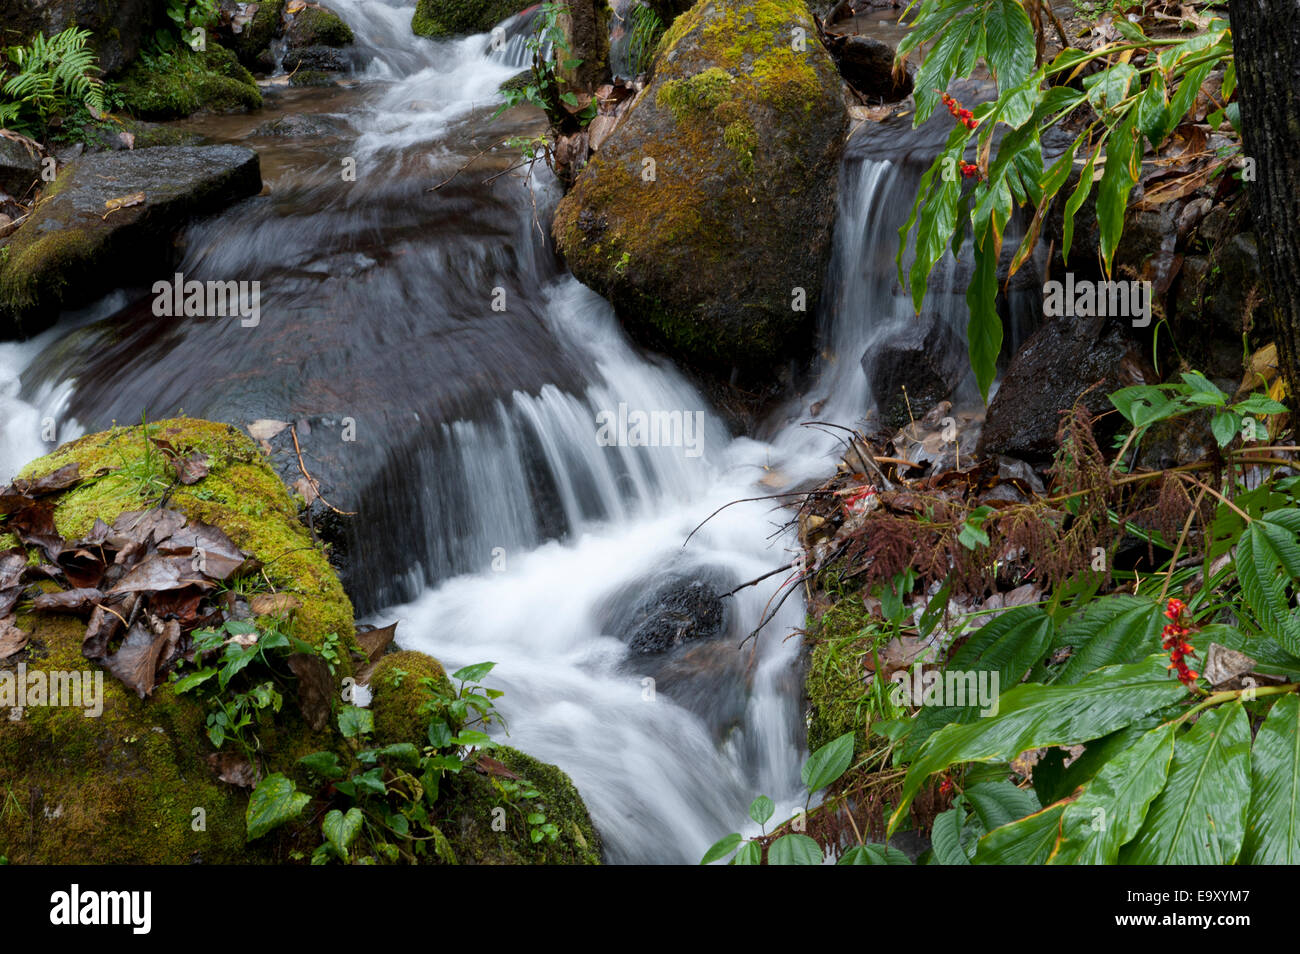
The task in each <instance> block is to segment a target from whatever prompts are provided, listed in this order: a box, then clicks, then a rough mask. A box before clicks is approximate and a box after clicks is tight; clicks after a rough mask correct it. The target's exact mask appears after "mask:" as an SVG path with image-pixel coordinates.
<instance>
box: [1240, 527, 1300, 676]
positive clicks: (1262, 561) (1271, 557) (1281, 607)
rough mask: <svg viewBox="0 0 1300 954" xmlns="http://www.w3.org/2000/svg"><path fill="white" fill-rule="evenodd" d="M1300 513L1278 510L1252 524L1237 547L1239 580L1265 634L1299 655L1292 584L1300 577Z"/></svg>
mask: <svg viewBox="0 0 1300 954" xmlns="http://www.w3.org/2000/svg"><path fill="white" fill-rule="evenodd" d="M1298 523H1300V510H1295V509H1287V510H1277V511H1273V512H1272V513H1270V514H1268V515H1267V516H1264V517H1261V518H1260V519H1258V520H1255V521H1253V522H1252V523H1251V524H1250V525H1249V526H1248V527H1247V528H1246V530H1245V532H1244V533H1242V535H1241V540H1240V541H1239V542H1238V544H1237V554H1236V564H1237V579H1238V580H1239V581H1240V583H1241V592H1242V595H1243V596H1245V598H1246V604H1247V605H1248V606H1249V608H1250V610H1251V611H1252V612H1253V613H1254V615H1255V618H1256V619H1257V620H1258V621H1259V625H1260V628H1261V629H1263V631H1264V634H1265V635H1267V636H1271V637H1273V638H1275V639H1276V640H1277V641H1278V642H1280V643H1281V644H1282V647H1283V648H1284V649H1285V650H1286V651H1287V652H1289V653H1291V655H1293V656H1297V655H1300V618H1298V617H1297V616H1296V614H1295V612H1294V611H1293V610H1292V608H1291V598H1290V596H1289V595H1288V589H1289V587H1290V584H1291V583H1292V582H1293V581H1294V580H1295V579H1296V578H1297V577H1300V541H1297V532H1298V531H1300V526H1298V525H1297V524H1298Z"/></svg>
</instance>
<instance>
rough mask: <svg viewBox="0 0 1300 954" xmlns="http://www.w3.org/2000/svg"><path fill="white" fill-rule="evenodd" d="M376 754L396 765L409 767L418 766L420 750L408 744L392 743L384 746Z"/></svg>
mask: <svg viewBox="0 0 1300 954" xmlns="http://www.w3.org/2000/svg"><path fill="white" fill-rule="evenodd" d="M377 754H378V755H379V756H380V757H381V758H387V759H392V760H393V761H394V762H396V763H397V764H398V765H405V766H408V767H411V766H415V765H419V764H420V750H419V749H418V748H416V747H415V746H414V745H413V744H411V743H410V742H394V743H393V744H392V745H386V746H384V747H383V748H382V749H380V750H379V751H378V753H377Z"/></svg>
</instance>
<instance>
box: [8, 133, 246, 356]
mask: <svg viewBox="0 0 1300 954" xmlns="http://www.w3.org/2000/svg"><path fill="white" fill-rule="evenodd" d="M261 187H262V178H261V173H260V171H259V165H258V159H257V153H255V152H253V151H252V150H251V149H246V148H244V147H242V146H233V145H222V146H163V147H158V148H155V149H138V150H135V151H133V152H103V153H95V154H93V155H89V156H85V157H83V158H82V159H80V160H78V161H77V162H76V163H74V164H73V165H71V166H69V167H68V168H66V169H64V170H63V172H62V173H61V174H60V175H59V178H58V180H57V181H55V182H54V183H52V184H51V186H50V187H49V189H48V190H47V192H46V198H45V201H43V202H42V203H41V205H40V207H39V208H38V209H37V210H36V211H35V212H34V213H33V214H32V217H31V218H30V219H29V220H28V221H27V222H26V223H24V224H23V226H22V227H21V228H20V229H19V230H18V231H17V232H15V233H14V235H13V237H12V238H11V240H10V242H9V245H8V248H7V255H6V257H5V259H4V262H3V265H2V266H0V335H4V336H6V337H8V336H14V335H20V336H27V335H32V334H35V333H36V332H38V331H41V330H43V329H44V328H46V327H48V326H49V325H50V324H52V323H53V321H54V319H55V318H56V317H57V315H58V313H59V311H60V309H63V308H72V307H77V306H79V305H83V304H86V303H87V302H89V301H91V300H93V299H94V298H96V297H98V296H99V295H101V294H103V293H104V292H105V291H107V290H108V289H110V288H114V287H118V286H120V285H124V284H128V283H130V282H132V281H143V280H146V279H148V278H149V277H151V276H153V275H155V274H156V273H157V272H158V271H159V270H161V269H162V268H164V267H165V266H166V264H167V263H168V260H169V257H170V254H171V240H172V234H173V232H174V231H175V230H176V229H178V228H180V227H181V226H182V225H184V224H185V223H186V222H188V221H189V220H190V219H191V218H194V217H196V216H201V215H207V214H210V213H212V212H216V211H218V210H220V209H222V208H225V207H226V206H227V205H230V204H231V203H232V202H235V201H238V200H239V199H241V198H244V197H245V196H249V195H255V194H257V192H259V191H260V190H261ZM140 193H143V199H142V200H141V201H138V202H131V201H129V199H128V197H134V196H136V195H138V194H140ZM123 199H128V201H126V202H119V201H118V200H123ZM109 203H116V204H118V205H119V206H120V207H118V208H116V209H114V208H112V206H111V205H110V204H109Z"/></svg>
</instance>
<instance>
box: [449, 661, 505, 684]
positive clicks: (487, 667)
mask: <svg viewBox="0 0 1300 954" xmlns="http://www.w3.org/2000/svg"><path fill="white" fill-rule="evenodd" d="M495 667H496V663H494V662H481V663H474V665H472V666H465V667H463V668H461V669H457V670H456V671H455V672H453V673H452V674H451V678H452V679H453V680H455V681H456V682H465V683H475V682H478V681H479V680H480V679H482V678H483V677H484V676H486V675H487V674H488V673H490V672H491V671H492V670H493V669H494V668H495Z"/></svg>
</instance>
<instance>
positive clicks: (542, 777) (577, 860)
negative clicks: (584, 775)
mask: <svg viewBox="0 0 1300 954" xmlns="http://www.w3.org/2000/svg"><path fill="white" fill-rule="evenodd" d="M492 755H493V756H494V757H495V758H496V759H498V760H499V761H500V762H501V763H502V764H504V765H505V767H506V768H507V769H508V770H509V771H510V772H511V773H513V774H514V775H516V776H518V777H519V778H520V779H524V780H527V781H528V782H530V783H532V785H533V786H534V787H535V788H536V789H537V791H538V792H539V797H538V798H536V799H519V798H514V799H511V798H510V797H508V796H507V795H506V794H504V793H503V792H502V790H501V788H500V787H499V785H498V784H497V783H496V781H495V778H496V777H495V776H493V775H489V774H485V773H481V772H479V771H477V770H476V769H473V768H467V769H464V770H462V771H461V772H459V773H458V774H455V775H451V776H449V777H448V779H447V780H446V781H445V782H444V786H443V794H442V795H441V797H440V798H439V816H440V818H441V821H440V826H441V828H442V831H443V834H444V835H446V836H447V839H448V841H449V842H450V843H451V846H452V848H453V850H454V851H455V852H456V857H457V858H458V859H459V860H460V862H461V863H462V864H480V865H502V864H504V865H517V864H543V865H545V864H567V865H574V864H583V865H595V864H600V836H599V835H598V834H597V832H596V829H595V826H593V825H592V823H591V817H590V816H589V815H588V814H587V808H586V806H585V805H584V804H583V802H582V797H581V796H580V795H579V794H578V790H577V788H575V787H574V784H573V781H572V780H571V779H570V778H569V776H568V775H566V774H565V773H564V772H563V771H561V770H560V769H559V768H557V767H556V766H554V765H550V764H548V763H546V762H541V761H538V760H537V759H535V758H532V757H531V756H528V755H525V754H524V753H523V752H520V751H519V750H517V749H512V748H510V747H508V746H500V747H498V748H495V749H493V750H492ZM497 809H501V811H497ZM534 811H540V812H542V813H543V814H545V815H546V819H547V821H548V822H549V823H551V824H553V825H555V827H556V828H557V829H558V831H559V834H558V837H557V838H556V840H555V841H554V842H551V841H548V840H545V839H543V840H542V841H540V842H536V843H534V842H532V841H531V840H530V838H529V834H528V824H527V821H526V818H525V816H526V815H527V813H529V812H534ZM494 821H496V822H497V825H496V827H497V828H502V827H503V826H502V823H504V829H503V830H500V831H498V830H494V825H493V823H494Z"/></svg>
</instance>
